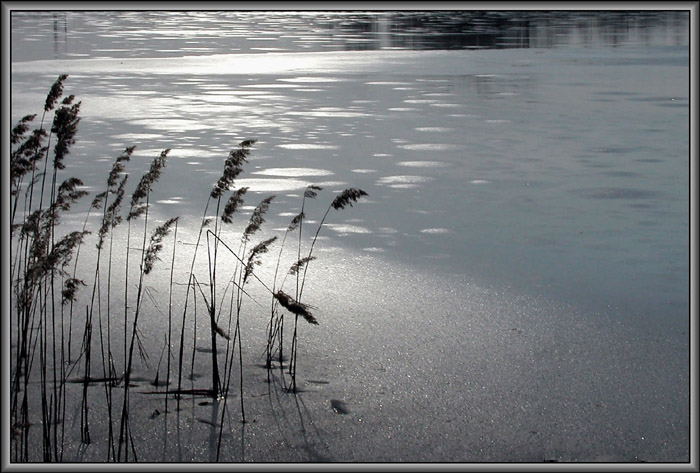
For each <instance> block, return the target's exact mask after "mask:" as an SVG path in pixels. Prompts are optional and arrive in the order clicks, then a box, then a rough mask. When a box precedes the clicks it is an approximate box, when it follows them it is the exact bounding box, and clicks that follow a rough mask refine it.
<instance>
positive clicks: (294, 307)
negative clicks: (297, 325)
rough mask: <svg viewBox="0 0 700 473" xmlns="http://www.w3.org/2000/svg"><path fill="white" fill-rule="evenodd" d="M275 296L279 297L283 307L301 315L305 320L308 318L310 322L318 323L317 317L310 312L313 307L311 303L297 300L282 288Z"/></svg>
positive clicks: (278, 299)
mask: <svg viewBox="0 0 700 473" xmlns="http://www.w3.org/2000/svg"><path fill="white" fill-rule="evenodd" d="M274 296H275V299H277V301H279V303H280V304H281V305H282V307H284V308H285V309H287V310H288V311H289V312H291V313H292V314H294V315H297V316H299V315H300V316H302V317H303V318H304V320H306V321H307V322H309V323H310V324H314V325H318V321H317V320H316V317H314V316H313V315H312V314H311V312H309V309H312V308H313V307H311V306H310V305H308V304H304V303H302V302H297V301H295V300H294V299H292V297H291V296H289V295H288V294H286V293H285V292H283V291H282V290H279V291H277V292H275V294H274Z"/></svg>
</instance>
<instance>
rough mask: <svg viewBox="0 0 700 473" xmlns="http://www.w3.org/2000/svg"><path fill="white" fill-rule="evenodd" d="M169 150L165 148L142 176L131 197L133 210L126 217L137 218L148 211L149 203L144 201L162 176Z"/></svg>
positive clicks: (128, 218)
mask: <svg viewBox="0 0 700 473" xmlns="http://www.w3.org/2000/svg"><path fill="white" fill-rule="evenodd" d="M169 152H170V149H166V150H163V152H161V153H160V156H158V157H157V158H155V159H154V160H153V162H152V163H151V167H150V169H149V170H148V172H147V173H146V174H144V175H143V177H141V181H140V182H139V184H138V186H136V190H134V193H133V195H132V197H131V211H129V215H128V216H127V217H126V219H127V220H131V219H133V218H136V217H138V216H139V215H141V214H143V213H144V212H145V211H146V207H147V205H148V204H147V203H144V202H143V199H144V198H146V197H148V194H150V192H151V187H152V186H153V184H154V183H155V182H156V181H157V180H158V178H159V177H160V173H161V171H162V169H163V168H164V167H165V159H166V158H167V157H168V153H169Z"/></svg>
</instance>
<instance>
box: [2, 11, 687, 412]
mask: <svg viewBox="0 0 700 473" xmlns="http://www.w3.org/2000/svg"><path fill="white" fill-rule="evenodd" d="M11 21H12V33H11V34H12V45H11V52H12V63H11V65H12V72H11V81H12V82H11V101H12V111H11V118H12V122H13V123H14V122H16V121H17V120H19V118H21V117H22V116H24V115H26V114H28V113H38V112H39V111H40V110H41V107H42V106H43V102H44V98H45V96H46V93H47V91H48V90H49V88H50V86H51V84H52V83H53V82H54V81H55V79H56V77H57V76H58V75H59V74H62V73H65V74H69V78H68V80H67V81H66V94H75V95H76V97H77V100H80V101H81V102H82V108H81V116H82V121H81V123H80V129H79V134H78V140H77V143H76V145H75V146H74V148H73V149H72V151H71V155H70V157H69V159H68V160H67V163H66V164H67V168H66V171H65V172H66V173H67V174H66V175H75V176H78V177H80V178H81V179H82V180H83V181H84V182H85V184H86V187H85V188H86V189H87V190H89V191H93V192H99V185H101V183H102V182H103V179H104V176H105V175H106V173H107V172H108V170H109V168H110V166H111V163H112V162H113V160H114V158H115V157H116V156H117V155H118V154H119V153H120V152H121V150H123V149H124V148H125V147H127V146H132V145H136V147H137V148H136V151H135V153H134V158H133V160H132V162H131V163H130V164H129V166H128V171H129V172H130V173H131V172H133V173H134V174H137V175H140V174H142V173H143V172H145V171H146V170H147V169H148V164H149V163H150V161H151V160H152V159H153V158H154V157H155V156H157V155H158V154H159V153H160V151H161V150H163V149H165V148H172V151H171V153H170V157H169V161H168V165H167V169H166V171H165V175H164V178H163V179H162V180H161V181H160V182H159V183H158V185H157V186H156V187H155V189H154V194H153V197H152V201H151V203H152V212H153V214H154V218H155V219H156V220H157V219H159V218H160V219H164V218H167V217H170V216H175V215H179V216H181V218H182V222H183V223H182V225H183V228H188V226H189V228H190V229H193V228H194V229H195V230H196V225H198V224H199V221H200V219H201V216H202V215H201V212H202V209H203V208H204V204H205V201H206V196H207V195H208V192H209V190H210V189H211V186H212V185H213V184H214V183H215V182H216V179H217V178H218V176H219V175H220V173H221V166H222V163H223V160H224V159H225V158H226V155H227V153H228V152H229V150H230V149H231V148H232V147H234V146H235V145H236V144H237V143H239V142H240V141H242V140H244V139H256V140H258V142H257V143H256V145H255V147H254V150H253V153H252V154H251V156H250V158H249V163H248V164H247V165H246V167H245V173H244V174H242V175H241V178H240V179H238V180H237V181H236V183H235V185H236V186H238V187H240V186H245V187H248V188H249V191H248V192H249V194H248V196H249V197H250V204H254V203H256V202H257V200H259V199H261V198H263V197H265V196H267V195H270V194H275V195H276V196H277V198H276V200H275V203H274V205H273V207H272V208H271V213H270V214H269V217H268V220H269V222H270V223H269V225H271V226H272V227H273V228H275V229H283V228H285V227H286V225H287V224H288V223H289V220H290V219H291V217H292V216H294V215H295V214H296V212H298V208H299V205H300V200H301V196H302V195H303V192H304V189H305V188H306V187H307V186H308V185H310V184H315V185H318V186H320V187H322V188H323V191H322V193H321V194H320V196H319V198H318V199H317V200H314V201H309V202H308V204H307V205H308V211H307V215H309V217H310V218H311V219H314V218H315V219H316V222H317V221H318V218H319V217H320V215H322V213H323V211H324V209H325V207H327V205H328V201H329V199H330V198H332V196H333V193H334V192H339V191H341V190H342V189H344V188H346V187H358V188H360V189H363V190H364V191H366V192H367V193H368V194H369V196H368V197H367V198H366V199H363V200H361V201H360V202H358V203H357V204H356V205H355V206H354V207H353V208H352V209H348V211H346V212H344V213H343V214H332V215H331V217H330V219H329V221H328V224H327V227H326V230H325V231H324V234H323V238H324V240H322V242H323V244H324V246H325V247H327V253H326V256H327V258H328V259H327V260H325V261H319V262H318V265H319V270H320V268H324V269H323V271H329V272H330V273H331V274H334V275H336V276H335V277H337V275H338V274H340V275H344V270H343V261H345V260H347V261H351V260H353V259H354V258H368V259H367V260H364V259H362V260H357V261H368V263H367V264H368V265H369V266H370V267H371V265H372V264H375V263H372V261H380V262H381V265H388V266H387V267H388V268H394V270H393V271H392V270H391V269H389V270H387V272H386V274H388V275H389V277H391V280H387V281H383V282H382V281H379V282H377V283H376V285H375V286H373V287H374V288H375V289H379V287H378V286H381V285H382V284H396V285H397V286H399V287H400V286H402V285H405V287H408V284H412V283H411V281H413V277H414V274H415V275H418V276H415V277H419V276H420V275H424V274H425V275H429V274H438V275H440V278H444V280H446V281H449V280H451V279H454V280H462V278H470V279H473V280H476V281H478V282H479V284H482V285H484V286H487V287H490V288H492V290H493V291H495V293H496V294H499V293H500V294H505V295H506V297H508V296H507V294H510V293H514V294H520V295H526V296H528V297H529V296H531V297H533V298H542V299H543V300H547V301H550V302H551V303H552V304H555V305H556V304H562V305H566V306H571V307H573V308H575V311H576V312H577V313H580V314H585V315H582V317H585V318H587V319H589V320H591V321H593V323H598V320H599V319H600V320H613V321H616V322H619V323H622V324H624V325H626V326H627V325H634V324H640V325H644V326H653V327H656V329H658V330H659V333H660V334H664V335H667V336H668V337H670V338H671V339H677V338H678V337H680V339H681V340H683V339H685V343H681V344H680V345H679V346H677V347H676V348H673V349H672V350H673V353H672V354H670V355H669V356H670V357H672V358H673V359H674V360H675V359H676V358H678V359H681V360H682V359H684V358H685V359H686V360H687V354H688V351H687V348H688V347H687V333H688V332H687V329H688V316H689V310H690V293H689V283H690V277H689V276H690V274H689V272H690V271H689V242H690V240H689V230H690V225H689V198H690V185H689V184H690V183H689V176H690V159H689V158H690V156H689V153H690V128H689V117H690V105H689V86H690V76H689V73H690V69H689V38H690V34H689V16H688V14H687V12H672V11H668V12H652V11H646V12H623V11H617V12H583V11H582V12H578V11H562V12H534V11H533V12H527V11H521V12H507V11H475V12H469V11H461V12H377V11H374V12H298V13H292V12H263V11H257V12H237V11H225V12H215V11H193V12H178V11H167V12H166V11H149V12H133V11H107V12H78V11H75V12H73V11H66V12H34V11H25V12H13V14H12V19H11ZM131 184H132V185H133V184H134V183H133V182H132V183H131ZM247 203H248V202H247ZM245 210H246V211H247V212H248V213H249V212H250V211H251V210H252V206H249V207H248V208H246V209H245ZM82 219H83V217H82V216H78V217H76V218H75V220H74V221H73V223H75V224H78V223H82ZM70 222H71V221H69V222H68V224H70ZM182 231H183V232H185V231H186V230H184V229H183V230H182ZM346 252H347V253H346ZM348 255H350V256H348ZM383 274H384V273H383ZM343 277H348V278H349V279H352V276H343ZM426 277H427V276H426ZM419 279H420V278H419ZM448 284H449V283H448ZM377 285H378V286H377ZM416 285H417V286H420V285H421V284H420V283H416ZM363 287H364V286H363ZM411 287H414V286H411ZM365 290H367V291H369V293H367V294H365V297H367V298H368V299H373V298H377V299H378V298H380V297H387V295H386V294H385V292H384V291H377V293H376V294H375V293H374V289H373V288H372V287H370V288H369V289H366V288H365ZM458 300H459V295H455V301H458ZM669 334H671V335H669ZM637 348H638V349H640V350H641V349H642V347H641V346H640V347H637ZM685 375H687V373H685V371H683V372H682V373H681V374H680V375H679V376H680V377H681V378H683V376H685ZM681 384H682V381H681ZM684 399H686V400H687V397H686V398H684Z"/></svg>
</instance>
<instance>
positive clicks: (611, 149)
mask: <svg viewBox="0 0 700 473" xmlns="http://www.w3.org/2000/svg"><path fill="white" fill-rule="evenodd" d="M637 151H639V149H638V148H631V147H629V146H605V147H600V148H594V149H593V152H594V153H599V154H628V153H634V152H637Z"/></svg>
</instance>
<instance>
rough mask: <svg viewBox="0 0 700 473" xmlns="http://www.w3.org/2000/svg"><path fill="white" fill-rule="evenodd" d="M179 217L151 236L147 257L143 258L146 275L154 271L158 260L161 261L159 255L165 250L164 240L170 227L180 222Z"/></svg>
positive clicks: (159, 228)
mask: <svg viewBox="0 0 700 473" xmlns="http://www.w3.org/2000/svg"><path fill="white" fill-rule="evenodd" d="M178 218H179V217H173V218H171V219H169V220H168V221H167V222H165V223H164V224H163V225H161V226H160V227H158V228H156V229H155V230H154V231H153V234H152V235H151V242H150V244H149V245H148V249H147V250H146V256H144V258H143V272H144V274H149V273H150V272H151V270H152V269H153V263H155V262H156V260H160V258H159V257H158V253H159V252H160V250H161V249H163V238H165V237H166V236H167V235H168V233H169V232H170V227H172V226H173V225H174V224H175V222H177V221H178Z"/></svg>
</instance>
